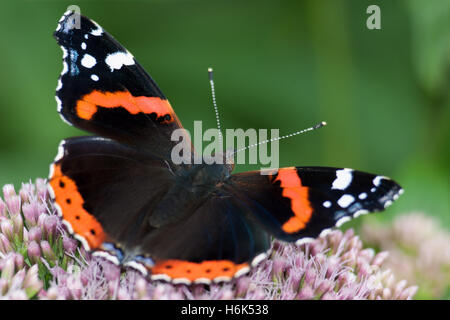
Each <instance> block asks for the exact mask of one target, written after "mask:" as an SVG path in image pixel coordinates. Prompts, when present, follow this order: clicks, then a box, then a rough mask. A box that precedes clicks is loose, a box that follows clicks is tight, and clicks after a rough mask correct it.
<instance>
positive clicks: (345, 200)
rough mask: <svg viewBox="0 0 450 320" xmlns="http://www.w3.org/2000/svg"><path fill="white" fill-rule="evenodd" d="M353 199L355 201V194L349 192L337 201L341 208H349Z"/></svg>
mask: <svg viewBox="0 0 450 320" xmlns="http://www.w3.org/2000/svg"><path fill="white" fill-rule="evenodd" d="M353 201H355V198H354V197H353V196H351V195H349V194H344V195H343V196H342V197H340V198H339V200H338V201H337V203H338V205H339V206H340V207H341V208H347V207H348V206H349V205H350V204H351V203H352V202H353Z"/></svg>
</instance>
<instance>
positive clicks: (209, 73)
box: [208, 68, 222, 143]
mask: <svg viewBox="0 0 450 320" xmlns="http://www.w3.org/2000/svg"><path fill="white" fill-rule="evenodd" d="M208 75H209V84H210V85H211V97H212V103H213V106H214V112H215V113H216V123H217V129H218V130H219V143H222V130H221V128H220V118H219V109H218V108H217V102H216V91H215V89H214V71H213V69H212V68H208Z"/></svg>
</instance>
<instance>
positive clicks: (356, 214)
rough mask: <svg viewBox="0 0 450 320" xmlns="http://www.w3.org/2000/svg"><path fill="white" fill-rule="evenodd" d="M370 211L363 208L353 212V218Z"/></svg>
mask: <svg viewBox="0 0 450 320" xmlns="http://www.w3.org/2000/svg"><path fill="white" fill-rule="evenodd" d="M368 213H369V211H367V210H365V209H361V210H358V211H356V212H355V213H354V214H353V218H358V217H359V216H362V215H363V214H368Z"/></svg>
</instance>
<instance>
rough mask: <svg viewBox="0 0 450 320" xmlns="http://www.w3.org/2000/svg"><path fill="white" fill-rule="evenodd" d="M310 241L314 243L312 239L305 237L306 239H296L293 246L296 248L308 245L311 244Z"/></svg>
mask: <svg viewBox="0 0 450 320" xmlns="http://www.w3.org/2000/svg"><path fill="white" fill-rule="evenodd" d="M312 241H314V238H309V237H306V238H301V239H298V240H297V241H295V244H296V245H297V246H300V245H302V244H305V243H309V242H312Z"/></svg>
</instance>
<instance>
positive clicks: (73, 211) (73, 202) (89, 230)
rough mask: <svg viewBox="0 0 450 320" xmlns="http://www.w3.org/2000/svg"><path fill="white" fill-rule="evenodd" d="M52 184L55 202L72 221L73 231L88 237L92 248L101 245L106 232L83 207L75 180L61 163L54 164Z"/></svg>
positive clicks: (65, 218) (67, 218)
mask: <svg viewBox="0 0 450 320" xmlns="http://www.w3.org/2000/svg"><path fill="white" fill-rule="evenodd" d="M50 186H51V187H52V189H53V192H54V194H55V202H56V203H57V204H58V205H59V207H60V208H61V211H62V215H63V219H64V220H66V221H67V222H69V223H70V225H71V227H72V229H73V232H74V233H76V234H78V235H80V236H82V237H83V238H84V239H86V241H87V243H88V244H89V247H90V249H95V248H98V247H100V245H101V244H102V243H103V242H104V241H105V239H106V234H105V232H104V231H103V228H102V226H101V225H100V223H99V222H98V220H97V219H96V218H95V217H94V216H92V215H91V214H90V213H89V212H87V211H86V210H85V209H84V208H83V203H84V200H83V198H82V197H81V195H80V193H79V192H78V189H77V186H76V184H75V182H74V181H73V180H72V179H70V178H69V177H68V176H65V175H64V174H63V173H62V172H61V166H60V165H59V164H54V165H53V175H52V177H50Z"/></svg>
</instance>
